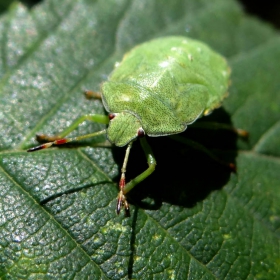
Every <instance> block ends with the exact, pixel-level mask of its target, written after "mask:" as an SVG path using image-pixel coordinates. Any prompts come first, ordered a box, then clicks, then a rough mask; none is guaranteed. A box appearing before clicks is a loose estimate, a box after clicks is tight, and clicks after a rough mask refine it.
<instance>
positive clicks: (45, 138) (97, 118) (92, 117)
mask: <svg viewBox="0 0 280 280" xmlns="http://www.w3.org/2000/svg"><path fill="white" fill-rule="evenodd" d="M84 121H92V122H96V123H103V124H108V123H109V118H108V116H106V115H96V114H89V115H84V116H81V117H79V118H78V119H76V120H75V121H74V122H73V123H72V124H71V125H70V126H68V127H67V128H66V129H65V130H63V131H62V132H61V133H60V134H58V135H53V136H50V135H45V134H37V135H36V139H37V141H39V142H53V141H55V140H58V139H62V138H64V137H65V136H66V135H68V134H70V133H71V132H72V131H73V130H75V129H76V128H77V127H78V126H79V125H80V124H81V123H83V122H84Z"/></svg>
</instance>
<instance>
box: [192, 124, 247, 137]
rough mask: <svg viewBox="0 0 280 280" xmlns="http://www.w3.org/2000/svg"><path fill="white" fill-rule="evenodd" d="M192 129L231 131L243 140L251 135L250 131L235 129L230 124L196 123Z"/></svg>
mask: <svg viewBox="0 0 280 280" xmlns="http://www.w3.org/2000/svg"><path fill="white" fill-rule="evenodd" d="M191 127H192V128H206V129H213V130H218V129H224V130H229V131H232V132H233V133H235V134H236V135H238V136H239V137H242V138H248V136H249V133H248V131H246V130H244V129H241V128H235V127H233V126H231V125H229V124H225V123H218V122H195V123H194V124H192V126H191Z"/></svg>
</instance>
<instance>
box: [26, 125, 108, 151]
mask: <svg viewBox="0 0 280 280" xmlns="http://www.w3.org/2000/svg"><path fill="white" fill-rule="evenodd" d="M106 132H107V130H106V129H103V130H100V131H97V132H94V133H90V134H86V135H81V136H77V137H73V138H61V139H57V140H54V141H52V142H48V143H44V144H41V145H39V146H36V147H33V148H30V149H28V150H27V152H35V151H38V150H42V149H47V148H50V147H51V146H52V145H63V144H66V143H69V142H72V141H79V140H82V139H85V138H90V137H95V136H98V135H102V134H105V133H106Z"/></svg>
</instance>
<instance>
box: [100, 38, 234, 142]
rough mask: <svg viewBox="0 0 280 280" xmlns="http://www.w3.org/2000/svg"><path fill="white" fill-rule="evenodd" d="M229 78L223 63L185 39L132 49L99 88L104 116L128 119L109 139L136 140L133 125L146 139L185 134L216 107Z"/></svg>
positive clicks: (110, 132)
mask: <svg viewBox="0 0 280 280" xmlns="http://www.w3.org/2000/svg"><path fill="white" fill-rule="evenodd" d="M229 74H230V71H229V67H228V65H227V63H226V61H225V59H224V58H223V57H221V56H220V55H219V54H217V53H216V52H214V51H212V50H211V49H210V48H209V47H208V46H206V45H205V44H203V43H201V42H198V41H195V40H192V39H189V38H185V37H166V38H160V39H156V40H153V41H150V42H147V43H144V44H141V45H140V46H137V47H135V48H133V49H132V50H131V51H130V52H129V53H128V54H126V55H125V56H124V58H123V60H122V62H121V63H120V64H119V66H117V67H116V69H115V70H114V71H113V73H112V74H111V76H110V78H109V81H108V82H105V83H104V84H103V85H102V100H103V104H104V107H105V108H106V110H107V111H108V112H114V113H123V114H125V116H126V117H127V122H126V123H125V127H123V129H122V130H119V129H115V123H117V122H121V125H119V126H121V127H122V126H123V125H124V119H125V118H126V117H123V116H122V117H121V118H120V120H119V119H118V116H117V117H115V118H114V119H113V120H112V121H111V124H110V125H109V128H108V132H107V134H108V139H109V140H110V141H111V142H113V143H115V144H116V145H117V146H124V145H126V144H128V143H129V142H130V141H131V140H133V139H134V138H136V137H137V133H136V132H137V129H135V128H136V126H138V125H139V127H138V128H140V127H142V128H143V130H144V131H145V133H146V134H147V135H148V136H163V135H169V134H175V133H180V132H182V131H184V130H185V129H186V128H187V125H188V124H191V123H193V122H194V121H195V120H196V119H197V118H199V117H200V116H202V115H206V114H208V113H209V112H211V111H212V110H213V109H215V108H217V107H219V106H220V104H221V101H222V100H223V99H224V97H225V96H226V94H227V89H228V83H229ZM129 114H130V115H132V116H134V118H133V117H128V115H129ZM116 126H117V125H116ZM123 130H125V133H124V132H123Z"/></svg>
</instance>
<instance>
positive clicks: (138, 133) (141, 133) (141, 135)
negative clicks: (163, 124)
mask: <svg viewBox="0 0 280 280" xmlns="http://www.w3.org/2000/svg"><path fill="white" fill-rule="evenodd" d="M137 135H138V137H144V136H145V131H144V129H143V128H142V127H141V128H139V129H138V131H137Z"/></svg>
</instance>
